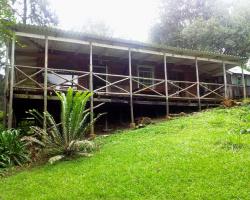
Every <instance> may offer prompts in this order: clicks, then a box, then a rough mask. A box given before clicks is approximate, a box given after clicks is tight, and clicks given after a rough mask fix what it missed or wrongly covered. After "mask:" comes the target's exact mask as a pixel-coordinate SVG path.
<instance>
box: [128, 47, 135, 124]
mask: <svg viewBox="0 0 250 200" xmlns="http://www.w3.org/2000/svg"><path fill="white" fill-rule="evenodd" d="M128 59H129V62H128V63H129V64H128V67H129V95H130V116H131V127H134V126H135V120H134V108H133V80H132V61H131V50H130V49H129V50H128Z"/></svg>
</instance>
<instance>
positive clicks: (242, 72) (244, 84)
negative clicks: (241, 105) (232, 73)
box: [241, 65, 247, 99]
mask: <svg viewBox="0 0 250 200" xmlns="http://www.w3.org/2000/svg"><path fill="white" fill-rule="evenodd" d="M241 74H242V86H243V98H244V99H245V98H247V92H246V83H245V75H244V70H243V66H242V65H241Z"/></svg>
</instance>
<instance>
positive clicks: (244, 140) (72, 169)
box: [0, 107, 250, 200]
mask: <svg viewBox="0 0 250 200" xmlns="http://www.w3.org/2000/svg"><path fill="white" fill-rule="evenodd" d="M249 112H250V108H249V107H241V108H232V109H213V110H211V111H208V112H202V113H198V114H194V115H192V116H187V117H181V118H178V119H174V120H171V121H164V122H160V123H157V124H154V125H150V126H148V127H146V128H143V129H138V130H128V131H122V132H119V133H116V134H114V135H112V136H109V137H107V138H102V139H98V140H99V141H101V142H102V145H101V148H100V150H98V151H97V152H95V155H94V156H93V157H91V158H81V159H78V160H73V161H64V162H60V163H58V164H55V165H45V166H41V167H36V168H33V169H27V170H25V171H23V172H19V173H18V174H16V175H13V176H10V177H6V178H2V179H0V199H4V200H7V199H15V200H18V199H22V200H24V199H32V200H33V199H36V200H38V199H181V200H184V199H190V200H194V199H204V200H208V199H211V200H214V199H216V200H217V199H225V200H229V199H250V134H246V135H238V134H236V133H238V132H239V131H240V129H242V128H247V127H250V123H249V121H248V119H247V118H249V117H248V115H249V114H248V113H249ZM242 116H245V117H242Z"/></svg>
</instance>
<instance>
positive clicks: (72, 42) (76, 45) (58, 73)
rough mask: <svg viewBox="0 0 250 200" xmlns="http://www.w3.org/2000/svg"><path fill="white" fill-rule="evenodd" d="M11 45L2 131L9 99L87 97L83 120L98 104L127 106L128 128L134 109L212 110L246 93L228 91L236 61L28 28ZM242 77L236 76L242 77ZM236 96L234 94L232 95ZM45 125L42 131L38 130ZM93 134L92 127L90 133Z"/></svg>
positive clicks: (231, 88)
mask: <svg viewBox="0 0 250 200" xmlns="http://www.w3.org/2000/svg"><path fill="white" fill-rule="evenodd" d="M16 35H17V36H18V40H19V42H20V43H21V44H22V46H18V45H17V46H15V41H14V40H13V41H12V46H11V52H10V58H11V63H10V65H9V68H8V69H9V70H10V71H9V72H8V71H7V74H9V76H7V82H8V83H9V84H6V85H8V86H9V87H8V88H6V91H8V92H6V96H7V97H8V98H9V123H8V125H9V127H11V126H12V115H13V114H12V113H13V110H12V105H13V99H29V100H30V101H32V100H35V99H40V100H43V101H44V109H43V110H44V111H46V110H47V101H48V100H56V99H57V98H56V95H55V91H66V90H67V88H68V87H73V88H74V89H75V90H89V91H91V92H93V93H94V96H93V98H91V101H90V108H91V113H92V115H91V117H93V110H94V107H95V106H96V105H98V103H95V102H101V103H105V102H108V103H123V104H129V106H130V116H131V123H134V110H133V105H134V104H143V105H155V106H157V105H161V106H162V105H164V106H165V108H166V115H168V114H169V106H192V107H194V106H197V108H199V109H201V108H202V107H208V106H216V105H218V104H219V103H220V102H221V101H222V99H224V98H236V95H235V94H236V93H237V98H242V97H245V96H246V91H247V88H246V87H245V85H244V82H243V83H242V85H240V86H238V85H237V86H236V85H232V84H231V83H230V80H228V77H227V69H229V68H232V67H234V66H237V65H241V64H242V63H243V62H244V59H243V58H239V57H234V56H226V55H221V54H212V53H207V52H197V51H191V50H183V49H177V48H170V47H158V46H153V45H148V44H143V43H135V42H130V41H125V40H116V39H107V38H106V39H105V38H97V37H92V36H91V37H90V36H86V35H85V36H84V35H79V34H78V35H76V34H71V33H69V32H67V31H61V30H58V29H52V30H50V31H48V30H47V29H46V28H44V29H43V28H41V27H39V28H38V27H36V26H24V27H23V26H19V27H17V28H16ZM243 77H244V76H243ZM235 91H237V92H235ZM45 125H46V124H45ZM92 132H93V127H92Z"/></svg>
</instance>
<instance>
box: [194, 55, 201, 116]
mask: <svg viewBox="0 0 250 200" xmlns="http://www.w3.org/2000/svg"><path fill="white" fill-rule="evenodd" d="M195 70H196V82H197V98H198V106H199V111H200V110H201V98H200V78H199V66H198V60H197V58H195Z"/></svg>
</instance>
